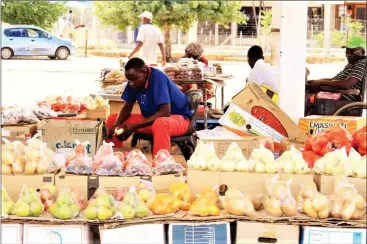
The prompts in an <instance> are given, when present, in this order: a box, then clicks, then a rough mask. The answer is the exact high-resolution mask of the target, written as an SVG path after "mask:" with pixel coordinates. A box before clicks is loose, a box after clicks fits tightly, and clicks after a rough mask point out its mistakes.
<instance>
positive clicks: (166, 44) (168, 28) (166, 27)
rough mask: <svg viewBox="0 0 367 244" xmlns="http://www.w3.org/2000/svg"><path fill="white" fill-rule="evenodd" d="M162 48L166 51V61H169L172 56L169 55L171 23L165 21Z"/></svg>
mask: <svg viewBox="0 0 367 244" xmlns="http://www.w3.org/2000/svg"><path fill="white" fill-rule="evenodd" d="M164 50H165V53H166V61H167V62H169V61H170V60H171V58H172V55H171V25H170V24H168V23H167V22H166V23H164Z"/></svg>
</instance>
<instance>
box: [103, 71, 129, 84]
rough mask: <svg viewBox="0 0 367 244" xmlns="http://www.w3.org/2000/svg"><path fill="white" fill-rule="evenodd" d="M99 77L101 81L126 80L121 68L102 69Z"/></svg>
mask: <svg viewBox="0 0 367 244" xmlns="http://www.w3.org/2000/svg"><path fill="white" fill-rule="evenodd" d="M100 78H101V81H102V82H103V83H122V82H124V81H126V76H125V72H124V70H123V69H121V70H118V69H103V70H102V71H101V77H100Z"/></svg>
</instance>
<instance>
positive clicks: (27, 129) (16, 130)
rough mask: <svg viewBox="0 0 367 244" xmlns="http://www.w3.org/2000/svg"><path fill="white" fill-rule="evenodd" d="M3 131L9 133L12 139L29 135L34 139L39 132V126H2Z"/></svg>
mask: <svg viewBox="0 0 367 244" xmlns="http://www.w3.org/2000/svg"><path fill="white" fill-rule="evenodd" d="M1 128H2V129H4V130H6V131H9V132H10V135H9V136H11V137H24V135H29V136H30V137H32V136H33V135H34V134H36V132H37V124H26V125H5V126H3V125H2V126H1Z"/></svg>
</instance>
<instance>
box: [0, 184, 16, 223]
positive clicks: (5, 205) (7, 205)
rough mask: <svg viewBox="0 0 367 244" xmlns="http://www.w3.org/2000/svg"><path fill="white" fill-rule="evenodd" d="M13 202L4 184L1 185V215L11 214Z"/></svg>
mask: <svg viewBox="0 0 367 244" xmlns="http://www.w3.org/2000/svg"><path fill="white" fill-rule="evenodd" d="M14 207H15V204H14V201H13V199H11V197H10V196H9V194H8V191H7V190H6V189H5V187H4V186H1V217H7V216H8V215H9V214H12V212H13V210H14Z"/></svg>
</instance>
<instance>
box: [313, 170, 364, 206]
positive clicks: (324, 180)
mask: <svg viewBox="0 0 367 244" xmlns="http://www.w3.org/2000/svg"><path fill="white" fill-rule="evenodd" d="M335 178H336V176H332V175H315V176H314V182H315V183H316V186H317V190H318V191H319V192H321V193H322V194H326V195H330V194H332V193H334V181H335ZM346 178H347V180H348V183H349V184H352V185H354V187H355V188H356V189H357V191H358V193H359V194H361V195H362V196H363V197H364V199H365V200H366V199H367V198H366V179H361V178H353V177H346Z"/></svg>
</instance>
